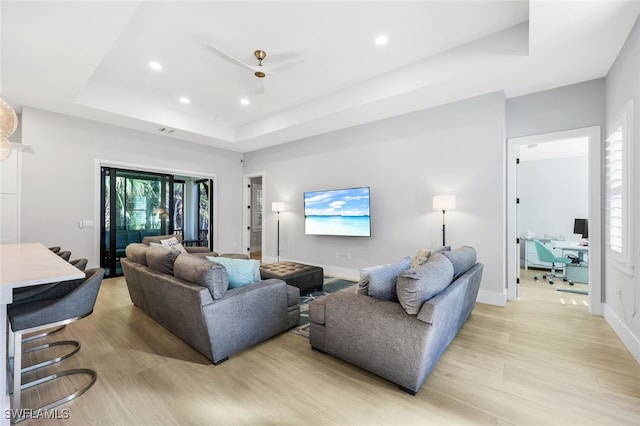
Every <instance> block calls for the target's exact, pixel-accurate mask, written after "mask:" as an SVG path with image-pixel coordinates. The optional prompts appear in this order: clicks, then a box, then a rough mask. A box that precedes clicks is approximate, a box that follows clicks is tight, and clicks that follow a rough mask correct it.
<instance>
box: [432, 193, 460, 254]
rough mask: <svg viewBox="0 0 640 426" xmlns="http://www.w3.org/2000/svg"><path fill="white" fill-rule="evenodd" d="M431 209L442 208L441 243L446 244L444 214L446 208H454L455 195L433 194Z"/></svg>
mask: <svg viewBox="0 0 640 426" xmlns="http://www.w3.org/2000/svg"><path fill="white" fill-rule="evenodd" d="M433 209H434V210H442V245H443V246H444V245H446V240H445V216H446V212H447V210H455V209H456V196H455V195H434V196H433Z"/></svg>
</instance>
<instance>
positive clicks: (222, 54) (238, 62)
mask: <svg viewBox="0 0 640 426" xmlns="http://www.w3.org/2000/svg"><path fill="white" fill-rule="evenodd" d="M207 48H208V49H209V50H210V51H211V52H213V53H214V54H215V55H216V56H219V57H220V58H222V59H224V60H226V61H229V62H231V63H232V64H236V65H240V66H243V67H245V68H248V69H250V70H253V68H255V67H253V66H251V65H247V64H245V63H244V62H242V61H241V60H239V59H236V58H234V57H233V56H231V55H229V54H228V53H225V52H224V51H222V50H220V49H218V48H217V47H214V46H211V45H210V44H207Z"/></svg>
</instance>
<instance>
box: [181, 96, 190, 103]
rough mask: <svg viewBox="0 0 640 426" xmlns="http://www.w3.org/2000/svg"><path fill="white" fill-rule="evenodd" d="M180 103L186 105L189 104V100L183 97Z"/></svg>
mask: <svg viewBox="0 0 640 426" xmlns="http://www.w3.org/2000/svg"><path fill="white" fill-rule="evenodd" d="M180 102H182V103H183V104H188V103H189V102H191V101H190V100H189V98H185V97H184V96H183V97H181V98H180Z"/></svg>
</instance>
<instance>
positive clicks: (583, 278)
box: [549, 241, 589, 284]
mask: <svg viewBox="0 0 640 426" xmlns="http://www.w3.org/2000/svg"><path fill="white" fill-rule="evenodd" d="M549 245H550V246H551V247H553V248H556V249H559V250H560V253H561V256H563V257H564V256H567V255H568V254H573V255H576V256H577V257H578V259H579V260H580V263H579V264H569V265H566V267H565V268H566V269H565V275H566V277H567V278H568V279H570V280H571V281H575V282H578V283H585V284H588V283H589V258H588V256H589V246H582V245H579V244H578V243H576V242H575V241H550V243H549Z"/></svg>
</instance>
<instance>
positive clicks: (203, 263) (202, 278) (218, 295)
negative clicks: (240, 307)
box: [173, 253, 229, 299]
mask: <svg viewBox="0 0 640 426" xmlns="http://www.w3.org/2000/svg"><path fill="white" fill-rule="evenodd" d="M173 273H174V276H175V277H176V278H180V279H181V280H185V281H189V282H191V283H194V284H198V285H201V286H204V287H206V288H208V289H209V293H211V297H213V298H214V299H222V297H224V294H225V293H226V292H227V289H228V288H229V277H228V276H227V269H226V268H225V267H224V266H222V265H221V264H219V263H215V262H209V261H208V260H207V259H203V258H200V257H195V256H191V255H190V254H187V253H182V254H181V255H180V256H178V258H177V259H176V263H175V264H174V265H173Z"/></svg>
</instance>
